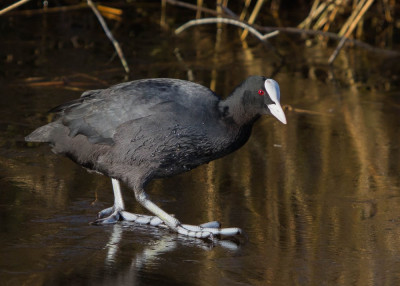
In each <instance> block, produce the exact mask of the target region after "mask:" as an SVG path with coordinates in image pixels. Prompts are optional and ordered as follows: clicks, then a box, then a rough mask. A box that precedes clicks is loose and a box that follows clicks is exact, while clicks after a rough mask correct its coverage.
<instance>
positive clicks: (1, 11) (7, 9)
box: [0, 0, 31, 16]
mask: <svg viewBox="0 0 400 286" xmlns="http://www.w3.org/2000/svg"><path fill="white" fill-rule="evenodd" d="M29 1H31V0H20V1H18V2H15V3H14V4H11V5H10V6H8V7H6V8H4V9H2V10H0V16H1V15H3V14H5V13H7V12H8V11H11V10H13V9H15V8H17V7H19V6H21V5H23V4H25V3H27V2H29Z"/></svg>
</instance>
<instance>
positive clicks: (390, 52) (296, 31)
mask: <svg viewBox="0 0 400 286" xmlns="http://www.w3.org/2000/svg"><path fill="white" fill-rule="evenodd" d="M165 1H167V2H168V3H169V4H171V5H176V6H180V7H184V8H188V9H191V10H197V6H196V5H192V4H188V3H186V2H182V1H176V0H165ZM200 10H201V11H202V12H204V13H207V14H210V15H214V16H217V15H219V14H218V13H217V12H216V11H215V10H212V9H208V8H204V7H203V8H201V9H200ZM224 17H225V18H231V19H234V18H236V17H233V16H231V15H224ZM252 26H253V27H254V28H255V29H258V30H261V31H266V32H268V31H269V32H270V31H279V32H282V33H290V34H305V35H310V36H318V35H320V36H324V37H327V38H329V39H333V40H339V41H340V40H341V39H342V37H340V36H338V35H337V34H336V33H333V32H325V31H319V30H309V29H303V28H296V27H269V26H260V25H257V24H253V25H252ZM346 43H347V44H353V45H355V46H358V47H361V48H363V49H366V50H369V51H372V52H376V53H383V54H386V55H387V56H398V55H399V52H397V51H394V50H388V49H383V48H378V47H374V46H372V45H370V44H367V43H364V42H362V41H360V40H356V39H347V40H346Z"/></svg>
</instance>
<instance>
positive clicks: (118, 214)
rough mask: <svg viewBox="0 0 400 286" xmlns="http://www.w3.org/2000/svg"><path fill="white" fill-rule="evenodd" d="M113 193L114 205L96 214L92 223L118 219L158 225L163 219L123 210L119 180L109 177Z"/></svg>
mask: <svg viewBox="0 0 400 286" xmlns="http://www.w3.org/2000/svg"><path fill="white" fill-rule="evenodd" d="M111 182H112V186H113V193H114V205H113V206H112V207H109V208H106V209H104V210H102V211H100V212H99V213H98V214H97V218H98V219H97V220H96V221H94V222H93V224H112V223H116V222H117V221H119V220H121V219H122V220H126V221H133V222H136V223H139V224H150V225H153V226H160V225H161V224H163V221H162V220H160V219H159V218H158V217H156V216H149V215H141V214H133V213H130V212H127V211H125V206H124V200H123V199H122V193H121V186H120V184H119V181H118V180H116V179H111Z"/></svg>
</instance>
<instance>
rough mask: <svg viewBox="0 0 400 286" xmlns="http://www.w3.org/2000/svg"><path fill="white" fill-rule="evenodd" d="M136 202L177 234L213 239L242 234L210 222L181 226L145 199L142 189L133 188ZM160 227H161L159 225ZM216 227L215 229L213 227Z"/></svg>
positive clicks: (236, 229)
mask: <svg viewBox="0 0 400 286" xmlns="http://www.w3.org/2000/svg"><path fill="white" fill-rule="evenodd" d="M134 192H135V197H136V200H137V201H138V202H139V203H140V204H141V205H142V206H143V207H145V208H146V209H147V210H149V211H150V212H151V213H152V214H154V215H156V216H157V217H159V218H160V220H161V221H163V222H164V223H165V225H166V226H168V227H169V228H170V229H172V230H174V231H175V232H177V233H180V234H183V235H187V236H190V237H197V238H213V237H214V235H218V236H219V235H222V236H235V235H238V234H241V233H242V230H241V229H240V228H220V225H219V223H215V222H211V223H206V224H202V225H199V226H195V225H187V224H181V223H180V222H179V221H178V220H177V219H176V218H174V217H173V216H171V215H169V214H167V213H166V212H165V211H163V210H162V209H161V208H159V207H158V206H157V205H155V204H154V203H153V202H152V201H150V200H149V199H148V197H147V194H146V193H145V192H144V190H143V188H135V189H134ZM160 226H162V225H160ZM215 226H217V227H215Z"/></svg>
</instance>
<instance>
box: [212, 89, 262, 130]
mask: <svg viewBox="0 0 400 286" xmlns="http://www.w3.org/2000/svg"><path fill="white" fill-rule="evenodd" d="M244 97H245V94H243V93H239V92H236V93H233V94H232V95H230V96H229V97H228V98H226V99H225V100H222V101H220V103H219V111H220V114H221V117H222V118H224V119H225V120H233V121H234V122H235V123H236V124H237V125H238V126H245V125H252V124H253V123H254V122H255V121H256V120H257V119H258V118H259V117H260V114H258V113H257V112H256V111H255V110H254V109H253V108H249V106H248V105H247V104H246V103H245V102H246V101H245V100H244Z"/></svg>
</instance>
